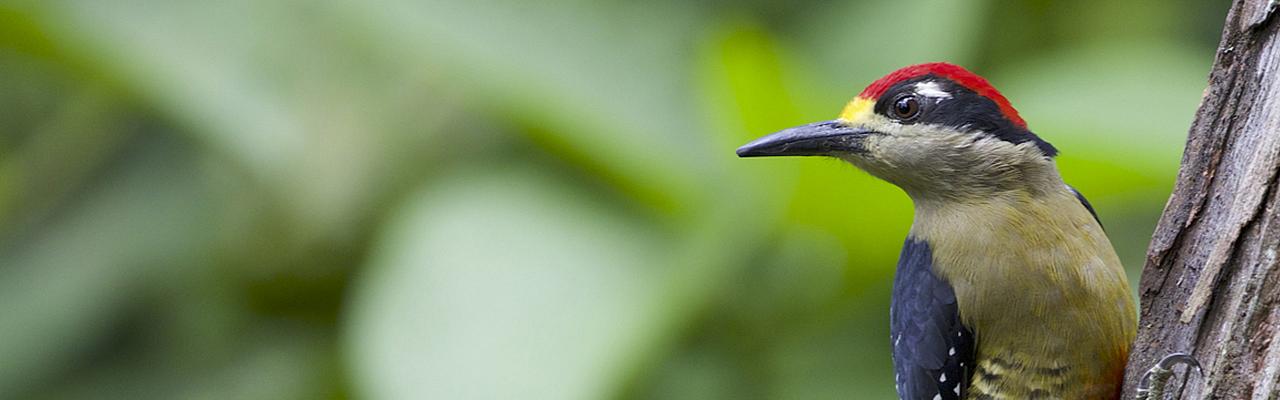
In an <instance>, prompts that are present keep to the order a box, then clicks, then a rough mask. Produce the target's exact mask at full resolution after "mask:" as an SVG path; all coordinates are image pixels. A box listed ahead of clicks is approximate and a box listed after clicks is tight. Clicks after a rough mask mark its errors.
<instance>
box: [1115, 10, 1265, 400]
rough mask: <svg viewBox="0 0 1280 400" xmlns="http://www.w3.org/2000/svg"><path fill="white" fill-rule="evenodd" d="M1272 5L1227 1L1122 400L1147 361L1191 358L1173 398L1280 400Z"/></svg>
mask: <svg viewBox="0 0 1280 400" xmlns="http://www.w3.org/2000/svg"><path fill="white" fill-rule="evenodd" d="M1277 2H1278V1H1277V0H1270V1H1268V0H1235V1H1234V3H1233V4H1232V6H1231V9H1230V11H1229V12H1228V14H1227V20H1226V25H1225V27H1224V29H1223V34H1222V41H1221V42H1220V43H1219V45H1218V52H1217V56H1216V57H1215V60H1214V65H1213V70H1212V72H1211V73H1210V76H1209V87H1208V89H1206V90H1205V93H1204V97H1203V99H1202V100H1201V103H1200V109H1199V110H1198V111H1197V112H1196V116H1195V122H1194V123H1192V126H1191V131H1190V134H1189V137H1188V139H1187V146H1186V150H1185V153H1184V154H1183V158H1182V168H1181V170H1180V171H1179V173H1178V180H1177V183H1176V185H1175V187H1174V190H1173V195H1172V196H1171V197H1170V198H1169V202H1168V204H1167V205H1166V206H1165V209H1164V214H1163V215H1162V216H1161V218H1160V223H1159V224H1158V225H1157V226H1156V231H1155V234H1154V235H1153V237H1152V241H1151V246H1150V248H1149V249H1148V250H1147V262H1146V265H1145V266H1144V268H1143V271H1142V279H1141V285H1140V287H1141V289H1140V292H1141V300H1142V312H1141V320H1140V322H1139V327H1138V339H1137V341H1136V342H1135V343H1134V347H1133V353H1132V354H1131V355H1130V357H1129V364H1128V368H1127V369H1126V372H1127V374H1126V385H1125V388H1126V392H1125V395H1124V398H1133V390H1134V387H1135V385H1136V383H1137V381H1138V378H1139V377H1140V376H1141V375H1142V373H1143V372H1144V371H1145V370H1146V369H1147V368H1148V367H1150V366H1151V365H1152V364H1153V363H1154V362H1155V361H1156V360H1158V359H1160V358H1161V357H1162V356H1164V355H1166V354H1169V353H1172V352H1191V353H1192V354H1193V355H1194V356H1195V357H1196V358H1197V359H1199V360H1200V362H1201V364H1203V366H1204V374H1203V375H1201V376H1196V375H1195V374H1191V378H1190V381H1189V382H1188V384H1187V385H1186V387H1185V390H1182V391H1181V398H1183V399H1280V264H1278V263H1277V261H1280V258H1278V257H1277V250H1280V190H1278V189H1280V188H1277V184H1278V181H1277V174H1276V173H1277V170H1278V169H1280V168H1278V167H1280V38H1278V37H1277V29H1278V27H1280V22H1277V20H1278V19H1280V16H1277V15H1276V14H1277V10H1276V8H1277ZM1179 372H1181V368H1179ZM1174 382H1179V380H1176V379H1175V381H1174ZM1177 386H1178V385H1175V384H1171V385H1170V387H1169V388H1168V391H1169V392H1170V393H1171V397H1173V396H1177V395H1176V394H1172V393H1178V392H1179V390H1178V387H1177ZM1175 398H1176V397H1175Z"/></svg>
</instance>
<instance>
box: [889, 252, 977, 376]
mask: <svg viewBox="0 0 1280 400" xmlns="http://www.w3.org/2000/svg"><path fill="white" fill-rule="evenodd" d="M889 319H890V338H889V339H890V340H891V341H892V343H893V366H894V371H895V372H896V373H897V376H896V377H895V379H896V381H897V382H896V383H897V387H898V397H900V398H902V399H903V400H917V399H918V400H935V399H962V398H964V394H965V390H966V389H967V385H968V384H969V378H970V376H971V375H972V374H971V371H972V368H973V357H974V356H973V352H974V350H973V347H974V345H973V333H972V332H971V331H970V330H969V329H967V328H965V327H964V326H963V325H962V324H961V323H960V311H959V309H958V308H957V307H956V295H955V291H954V290H953V289H952V288H951V285H950V284H948V283H947V282H946V281H943V280H942V279H941V278H939V277H938V276H937V275H935V274H934V272H933V251H932V250H931V249H930V247H929V244H928V243H925V242H924V241H922V240H919V239H914V238H907V242H906V243H905V244H904V245H903V247H902V256H901V257H900V258H899V259H898V271H897V274H896V275H895V276H894V279H893V306H892V308H890V309H889Z"/></svg>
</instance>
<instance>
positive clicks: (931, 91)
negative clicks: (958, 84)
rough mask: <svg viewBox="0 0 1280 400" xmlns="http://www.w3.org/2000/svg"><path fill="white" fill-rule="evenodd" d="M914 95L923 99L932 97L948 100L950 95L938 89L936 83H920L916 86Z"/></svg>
mask: <svg viewBox="0 0 1280 400" xmlns="http://www.w3.org/2000/svg"><path fill="white" fill-rule="evenodd" d="M916 93H918V94H920V95H921V96H925V97H933V98H936V99H950V98H951V93H947V92H946V91H944V90H942V88H941V87H938V83H937V82H920V83H917V84H916Z"/></svg>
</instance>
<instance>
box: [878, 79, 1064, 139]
mask: <svg viewBox="0 0 1280 400" xmlns="http://www.w3.org/2000/svg"><path fill="white" fill-rule="evenodd" d="M925 81H929V82H933V83H935V84H937V85H938V89H939V90H942V91H943V92H946V93H947V94H949V95H951V97H950V98H936V97H928V96H920V95H917V96H918V97H919V98H920V107H921V110H920V114H919V115H918V116H916V117H915V118H912V119H909V120H901V119H899V118H896V117H895V116H894V115H893V113H892V111H891V110H890V107H892V106H893V103H894V102H895V101H897V100H898V99H900V98H902V96H904V95H907V94H915V86H916V84H918V83H920V82H925ZM875 112H876V113H879V114H881V115H884V116H887V117H889V118H890V119H892V120H895V121H899V122H901V123H903V124H931V125H939V126H946V127H950V128H953V129H957V130H965V131H982V132H985V133H987V134H990V135H992V136H994V137H996V138H997V139H1000V140H1004V141H1006V142H1009V143H1013V144H1022V143H1026V142H1032V143H1034V144H1035V145H1036V147H1037V148H1039V149H1040V152H1041V153H1044V155H1045V156H1047V157H1053V156H1056V155H1058V149H1057V148H1055V147H1053V145H1052V144H1049V142H1046V141H1044V139H1041V138H1040V137H1039V136H1036V134H1034V133H1032V132H1031V131H1030V130H1027V129H1026V128H1023V127H1021V126H1018V125H1017V124H1014V123H1013V121H1010V120H1009V119H1008V118H1006V117H1005V115H1004V113H1002V112H1001V111H1000V106H999V105H997V104H996V102H994V101H992V100H991V99H989V98H987V97H985V96H982V95H979V94H978V93H976V92H974V91H972V90H969V88H966V87H964V86H961V85H959V84H956V83H955V82H952V81H950V80H948V79H946V78H940V77H937V76H935V75H925V76H922V77H919V78H914V79H908V80H905V81H902V82H899V83H897V84H895V85H893V86H892V87H890V88H889V90H888V91H886V92H885V94H884V95H883V96H881V97H880V99H879V100H877V101H876V106H875Z"/></svg>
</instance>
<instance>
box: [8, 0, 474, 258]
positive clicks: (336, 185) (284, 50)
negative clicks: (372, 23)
mask: <svg viewBox="0 0 1280 400" xmlns="http://www.w3.org/2000/svg"><path fill="white" fill-rule="evenodd" d="M26 10H27V11H28V12H29V13H30V14H31V15H35V16H37V20H38V21H39V23H40V24H41V26H42V27H43V28H44V30H45V31H46V32H47V34H48V36H49V37H50V38H51V39H50V40H51V41H53V42H54V43H56V44H57V45H59V46H61V47H60V48H63V49H66V51H67V52H69V53H72V54H74V55H75V57H76V58H77V59H86V60H91V61H92V63H94V66H95V67H97V68H99V69H100V70H102V71H104V73H105V74H106V75H108V76H110V77H111V78H113V79H115V80H118V81H119V82H122V83H123V84H124V86H125V87H127V88H129V89H130V90H133V91H135V94H136V95H138V96H139V97H141V98H142V99H144V100H145V101H146V102H147V103H148V104H149V105H151V106H153V107H155V108H156V109H159V110H161V111H162V112H163V113H164V114H165V115H167V116H170V117H172V118H174V119H175V120H176V121H178V122H179V123H181V124H183V125H185V126H186V127H187V128H189V129H190V132H192V133H195V134H196V135H197V136H196V137H197V138H198V139H199V140H200V141H201V142H202V143H205V144H207V145H209V146H210V147H211V148H212V149H213V150H215V151H216V152H217V153H220V154H224V155H226V157H227V158H228V159H229V160H232V161H234V162H236V163H238V165H240V166H241V168H244V169H245V170H246V171H248V173H249V176H251V177H253V178H255V179H257V180H258V181H259V182H261V183H262V187H263V188H266V189H269V190H270V191H269V192H267V193H266V194H268V195H270V196H271V197H272V198H274V199H279V201H280V202H281V203H282V204H284V205H286V207H285V208H284V211H286V216H287V217H290V218H293V219H294V223H295V225H296V226H297V227H298V228H301V232H300V234H301V235H302V236H304V237H307V236H316V235H319V236H328V237H339V238H340V237H342V236H343V235H347V234H349V233H350V232H348V230H346V229H345V228H346V227H347V226H348V225H350V224H352V223H353V222H354V221H359V220H360V219H361V218H365V217H367V215H365V214H363V212H365V210H366V207H367V205H368V204H369V203H371V202H373V201H375V200H376V199H378V196H379V195H381V194H382V193H383V192H382V191H383V190H386V189H387V188H388V187H389V186H391V185H387V183H389V182H394V180H393V178H395V177H397V176H399V174H395V173H390V171H395V170H396V168H401V167H402V163H397V162H398V161H403V160H408V159H410V158H406V157H403V156H402V154H404V151H405V150H410V149H418V150H419V151H418V152H416V153H415V154H414V158H412V159H419V158H421V157H430V156H433V155H435V154H437V153H436V152H432V151H430V150H426V149H422V147H420V145H421V144H422V142H421V136H422V135H424V134H430V133H433V132H424V131H423V130H422V128H423V127H424V126H431V124H429V122H431V121H433V120H434V119H436V118H437V117H438V116H439V114H441V113H442V112H447V111H448V110H449V107H423V108H424V109H423V110H417V111H415V112H405V111H406V110H405V108H404V107H405V104H403V103H405V102H406V101H418V100H419V99H420V97H419V96H420V95H419V93H418V92H417V90H421V91H424V92H425V91H428V90H429V88H430V86H429V85H427V84H425V82H426V80H425V79H424V78H423V76H422V75H421V72H419V71H418V70H417V67H418V66H417V65H416V64H412V63H403V62H398V60H388V59H385V58H378V57H375V56H373V55H372V54H369V53H370V47H371V46H370V45H369V44H368V43H365V42H362V41H361V40H360V39H359V38H358V37H357V36H356V35H354V34H353V33H352V32H351V31H350V30H349V29H345V28H344V27H343V26H341V25H337V24H336V23H335V21H334V20H333V17H334V16H333V15H332V13H333V12H335V11H334V10H333V9H332V8H331V7H329V4H328V3H314V2H305V1H277V2H258V1H248V0H233V1H225V2H210V3H190V2H168V1H145V0H135V1H124V2H111V3H105V2H84V1H71V0H65V1H63V0H52V1H44V2H36V3H32V4H30V5H27V6H26ZM268 38H269V40H264V39H268ZM361 55H366V56H361ZM405 145H410V146H405Z"/></svg>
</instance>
